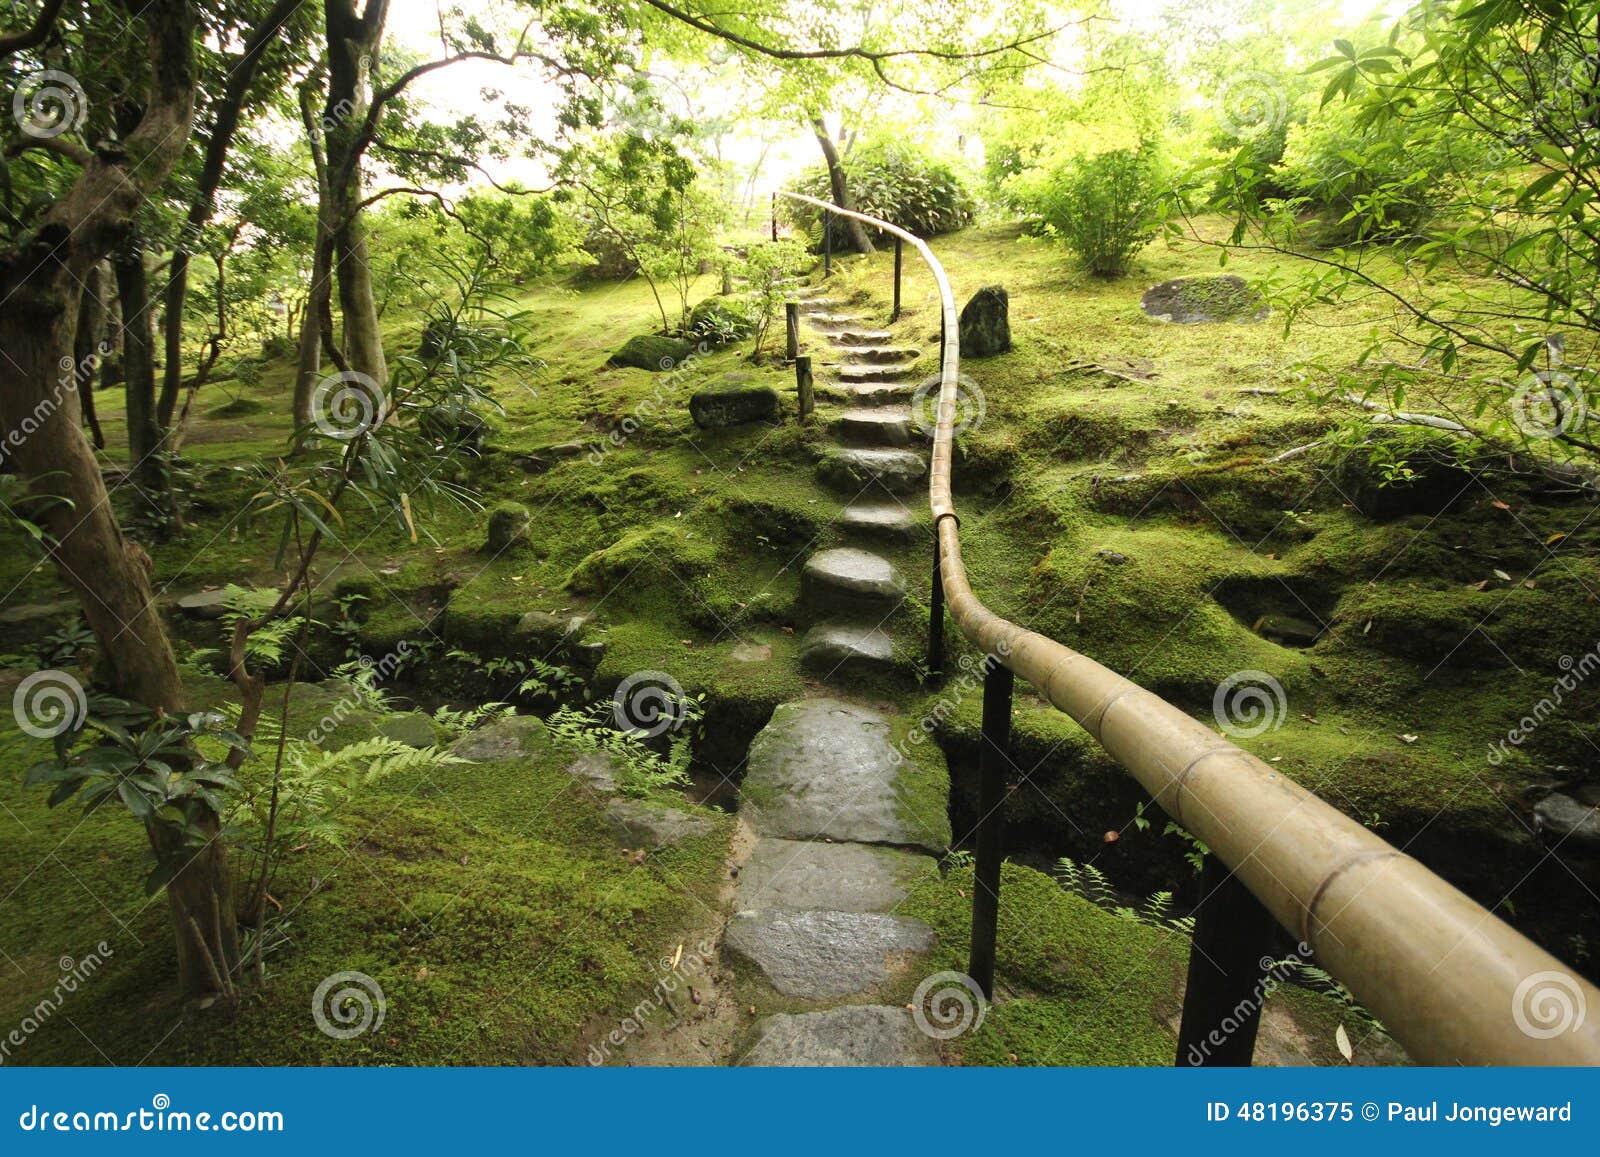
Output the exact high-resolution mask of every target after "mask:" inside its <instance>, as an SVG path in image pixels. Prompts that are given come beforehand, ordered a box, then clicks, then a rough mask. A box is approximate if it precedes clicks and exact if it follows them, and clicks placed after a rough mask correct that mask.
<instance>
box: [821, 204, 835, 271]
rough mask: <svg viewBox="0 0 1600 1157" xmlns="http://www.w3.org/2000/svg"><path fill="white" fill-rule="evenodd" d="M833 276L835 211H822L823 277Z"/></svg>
mask: <svg viewBox="0 0 1600 1157" xmlns="http://www.w3.org/2000/svg"><path fill="white" fill-rule="evenodd" d="M832 274H833V210H832V209H824V210H823V211H822V276H824V277H830V276H832Z"/></svg>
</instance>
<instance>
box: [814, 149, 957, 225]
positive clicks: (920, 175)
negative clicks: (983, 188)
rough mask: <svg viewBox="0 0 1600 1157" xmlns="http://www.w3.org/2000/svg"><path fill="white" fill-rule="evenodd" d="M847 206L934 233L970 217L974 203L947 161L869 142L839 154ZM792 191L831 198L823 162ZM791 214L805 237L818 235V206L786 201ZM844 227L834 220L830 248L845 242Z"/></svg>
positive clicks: (819, 215)
mask: <svg viewBox="0 0 1600 1157" xmlns="http://www.w3.org/2000/svg"><path fill="white" fill-rule="evenodd" d="M843 160H844V168H845V173H846V179H847V184H848V188H849V191H850V201H851V207H852V208H854V209H856V210H857V211H858V212H861V213H867V214H869V215H871V216H873V217H881V218H882V219H883V220H885V221H888V222H889V223H890V224H893V225H898V226H900V228H902V229H906V230H909V231H910V232H912V233H915V234H916V235H917V236H918V237H934V236H937V235H938V234H940V233H951V232H954V231H955V230H957V229H961V228H963V227H965V226H966V225H968V224H970V223H971V221H972V215H973V212H974V211H975V210H976V208H977V202H976V200H975V199H974V197H973V195H972V192H971V190H970V189H968V187H967V182H966V179H965V178H964V177H963V176H962V175H961V173H960V172H959V171H958V170H957V169H956V166H955V165H954V164H952V163H951V162H949V161H947V160H944V159H943V158H941V157H938V156H935V155H933V154H932V153H930V152H927V151H926V150H923V149H918V148H915V147H913V146H911V145H909V144H906V143H904V142H902V141H894V140H884V141H875V142H873V143H871V144H868V145H865V146H863V147H860V148H858V149H856V150H855V151H854V152H852V153H851V154H850V155H848V156H846V157H845V158H843ZM795 189H796V191H797V192H801V193H805V194H808V195H809V196H812V197H817V198H819V199H821V200H824V201H831V200H833V191H832V186H831V185H830V184H829V180H828V170H827V167H826V166H822V165H819V166H817V167H815V168H812V169H808V170H807V171H806V173H805V175H804V176H803V177H801V178H800V179H799V180H798V181H797V182H796V183H795ZM788 211H789V213H790V214H791V216H792V219H793V220H794V221H795V223H796V224H798V225H799V226H800V227H801V228H802V229H804V230H805V231H806V233H807V234H808V235H810V236H814V237H817V238H819V242H818V243H819V244H820V237H821V211H820V210H818V209H816V208H815V207H814V206H811V205H806V204H803V203H800V202H791V203H790V204H789V210H788ZM844 228H845V226H844V225H843V223H842V222H841V221H840V220H838V219H837V218H836V219H835V220H834V238H833V244H834V249H835V250H836V251H837V250H839V249H842V248H844V247H845V246H847V245H848V243H849V241H848V238H847V236H846V234H845V232H844Z"/></svg>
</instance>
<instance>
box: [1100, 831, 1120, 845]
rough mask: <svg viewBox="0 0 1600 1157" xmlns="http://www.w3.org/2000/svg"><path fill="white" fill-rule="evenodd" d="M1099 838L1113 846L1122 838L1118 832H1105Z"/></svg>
mask: <svg viewBox="0 0 1600 1157" xmlns="http://www.w3.org/2000/svg"><path fill="white" fill-rule="evenodd" d="M1101 838H1102V839H1103V840H1105V842H1106V843H1108V844H1114V843H1116V842H1117V841H1118V840H1120V839H1121V838H1122V834H1121V833H1120V832H1107V833H1106V834H1105V835H1104V836H1102V837H1101Z"/></svg>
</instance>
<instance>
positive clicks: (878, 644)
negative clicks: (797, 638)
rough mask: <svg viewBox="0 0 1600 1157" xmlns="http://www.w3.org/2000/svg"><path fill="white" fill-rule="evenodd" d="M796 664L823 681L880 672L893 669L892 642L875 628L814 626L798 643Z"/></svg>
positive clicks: (845, 625)
mask: <svg viewBox="0 0 1600 1157" xmlns="http://www.w3.org/2000/svg"><path fill="white" fill-rule="evenodd" d="M800 662H801V663H802V664H803V665H804V666H806V667H807V668H809V669H810V670H813V671H818V672H820V673H821V674H822V675H823V676H824V677H826V676H829V675H832V674H834V673H835V672H846V673H850V674H856V673H861V672H867V671H881V670H885V669H888V668H892V667H893V666H894V640H893V639H891V638H889V636H888V635H887V634H885V633H884V632H883V631H881V630H879V629H878V628H877V627H872V626H857V625H854V624H849V623H818V624H817V625H816V626H814V627H812V628H811V629H810V630H809V631H807V632H806V636H805V638H804V639H802V640H801V642H800Z"/></svg>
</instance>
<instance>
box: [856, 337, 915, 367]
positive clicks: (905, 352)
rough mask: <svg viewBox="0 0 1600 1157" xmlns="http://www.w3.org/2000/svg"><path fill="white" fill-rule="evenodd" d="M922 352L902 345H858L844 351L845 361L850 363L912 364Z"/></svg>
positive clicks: (864, 343)
mask: <svg viewBox="0 0 1600 1157" xmlns="http://www.w3.org/2000/svg"><path fill="white" fill-rule="evenodd" d="M921 353H922V351H921V350H919V349H913V348H912V347H910V346H904V345H884V344H881V343H876V342H874V343H866V342H863V343H860V344H857V345H852V346H850V348H849V349H847V350H845V351H844V355H845V360H847V361H852V362H914V361H916V360H917V358H918V357H919V356H920V355H921Z"/></svg>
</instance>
